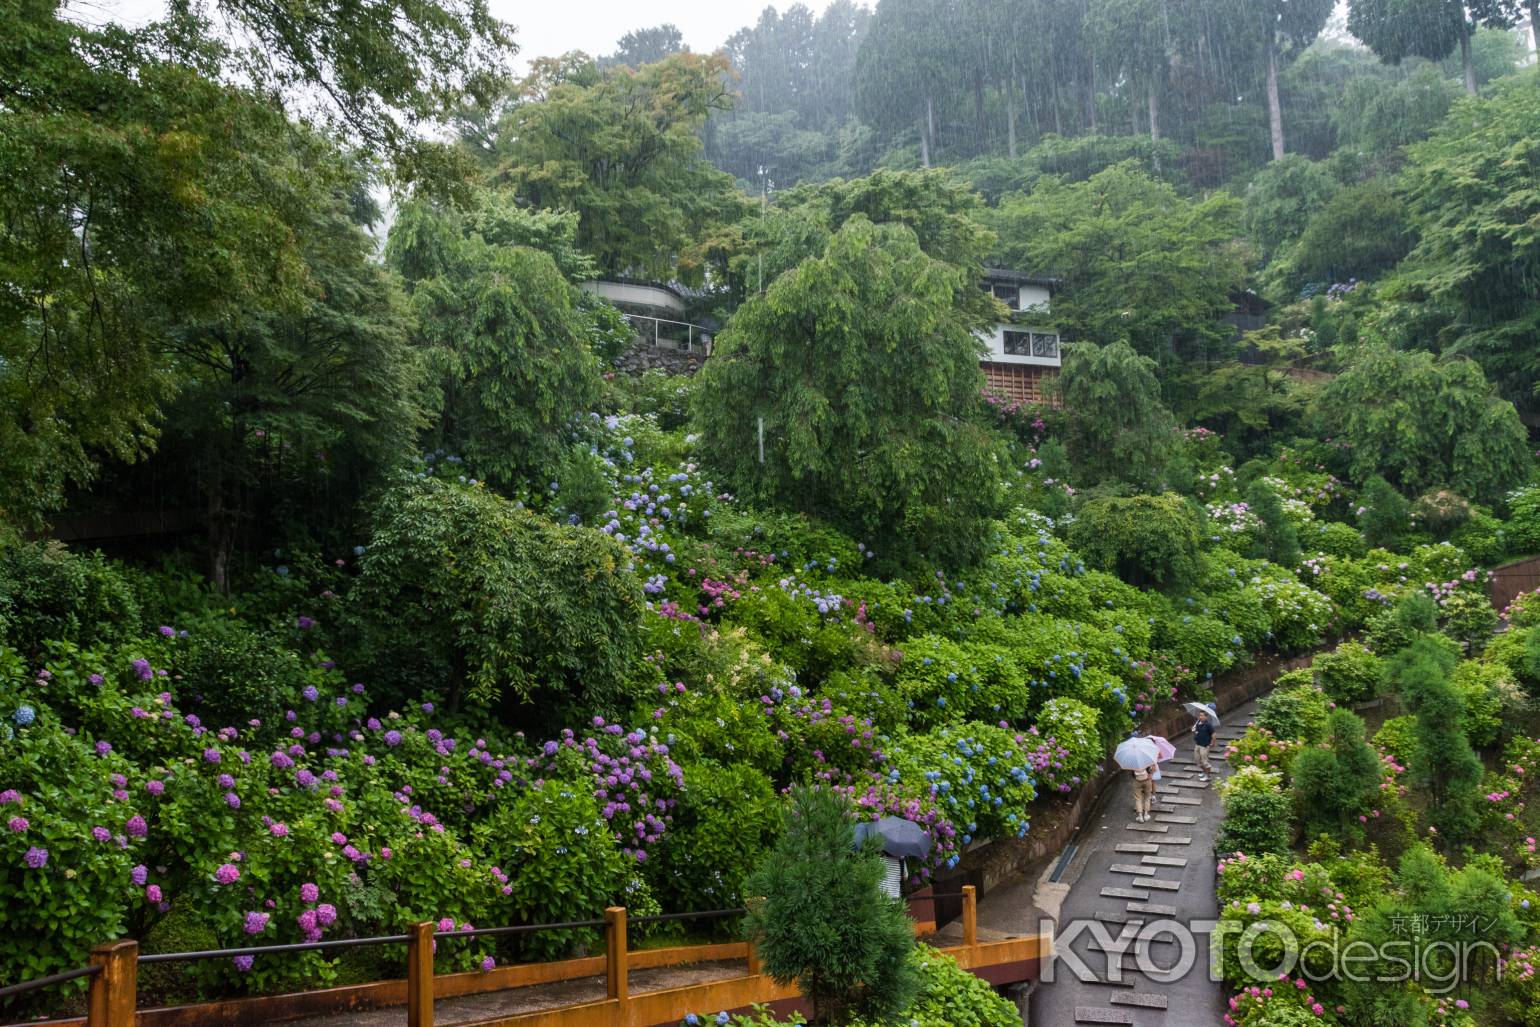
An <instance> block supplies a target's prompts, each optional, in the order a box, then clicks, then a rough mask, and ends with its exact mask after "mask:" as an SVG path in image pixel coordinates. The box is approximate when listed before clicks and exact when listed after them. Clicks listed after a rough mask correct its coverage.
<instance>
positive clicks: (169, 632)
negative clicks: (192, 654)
mask: <svg viewBox="0 0 1540 1027" xmlns="http://www.w3.org/2000/svg"><path fill="white" fill-rule="evenodd" d="M160 633H161V634H162V635H165V636H166V637H167V638H175V637H176V628H173V627H172V626H171V625H169V624H162V625H161V626H160Z"/></svg>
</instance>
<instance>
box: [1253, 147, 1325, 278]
mask: <svg viewBox="0 0 1540 1027" xmlns="http://www.w3.org/2000/svg"><path fill="white" fill-rule="evenodd" d="M1340 187H1341V186H1340V184H1339V183H1338V181H1337V179H1336V178H1335V177H1334V176H1333V175H1332V173H1331V171H1330V170H1328V169H1327V167H1326V166H1325V165H1324V164H1322V163H1319V162H1317V161H1313V160H1311V159H1310V158H1309V157H1304V156H1301V155H1299V154H1293V153H1291V154H1288V155H1286V156H1284V158H1283V159H1282V160H1275V161H1273V162H1272V163H1271V164H1269V165H1268V166H1267V167H1265V168H1263V169H1262V170H1261V171H1258V172H1257V174H1256V176H1255V177H1254V178H1252V180H1251V183H1250V184H1249V185H1248V186H1247V187H1246V214H1245V224H1246V234H1247V235H1248V236H1249V237H1250V238H1251V239H1252V241H1253V242H1255V243H1256V245H1257V250H1258V255H1259V256H1260V257H1261V258H1262V263H1263V264H1267V263H1269V262H1270V261H1272V260H1273V258H1274V257H1276V256H1277V255H1278V254H1279V252H1280V251H1281V250H1283V249H1284V248H1285V247H1287V246H1288V245H1289V244H1290V243H1292V242H1293V241H1294V240H1296V239H1298V238H1299V237H1300V235H1301V234H1302V233H1303V232H1304V231H1305V226H1306V225H1307V224H1309V222H1310V218H1311V216H1312V215H1313V214H1315V213H1316V212H1317V211H1319V210H1320V209H1321V208H1322V207H1323V206H1324V205H1325V204H1326V201H1327V200H1329V199H1331V197H1332V196H1333V195H1334V194H1335V193H1336V192H1337V190H1338V189H1339V188H1340Z"/></svg>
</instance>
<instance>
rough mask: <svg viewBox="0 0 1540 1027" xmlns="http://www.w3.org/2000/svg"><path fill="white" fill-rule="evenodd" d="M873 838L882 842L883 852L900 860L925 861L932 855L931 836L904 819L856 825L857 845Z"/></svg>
mask: <svg viewBox="0 0 1540 1027" xmlns="http://www.w3.org/2000/svg"><path fill="white" fill-rule="evenodd" d="M871 837H876V838H878V839H880V840H881V842H882V851H883V852H885V853H887V854H888V855H889V856H896V857H898V858H899V859H906V858H907V859H924V858H925V857H926V856H927V855H929V854H930V835H928V834H926V833H925V828H923V827H921V826H920V825H919V824H916V823H915V822H914V821H912V820H905V819H903V818H902V817H883V818H882V819H881V820H863V821H861V822H860V823H858V824H857V825H856V844H857V845H859V844H861V843H862V842H864V841H865V840H866V839H867V838H871Z"/></svg>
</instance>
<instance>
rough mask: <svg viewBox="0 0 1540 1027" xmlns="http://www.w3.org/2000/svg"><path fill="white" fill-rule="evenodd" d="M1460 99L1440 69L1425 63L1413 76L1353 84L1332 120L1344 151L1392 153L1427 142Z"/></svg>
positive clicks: (1360, 79) (1362, 79) (1356, 80)
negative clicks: (1344, 148)
mask: <svg viewBox="0 0 1540 1027" xmlns="http://www.w3.org/2000/svg"><path fill="white" fill-rule="evenodd" d="M1458 95H1459V87H1458V86H1456V85H1455V84H1454V83H1452V82H1450V81H1449V80H1448V79H1446V78H1445V77H1444V76H1443V75H1442V74H1440V72H1439V70H1438V68H1437V67H1435V66H1433V65H1431V64H1422V63H1419V64H1418V65H1417V66H1416V67H1415V68H1413V69H1412V71H1411V73H1410V74H1406V75H1400V76H1397V77H1395V78H1392V79H1384V78H1378V77H1369V76H1363V77H1358V78H1354V79H1352V80H1351V81H1349V82H1348V83H1347V86H1346V88H1345V89H1344V90H1343V94H1342V98H1341V102H1340V103H1339V104H1337V105H1336V106H1335V107H1334V108H1333V110H1332V120H1333V121H1334V122H1335V123H1336V125H1337V131H1338V135H1339V138H1340V140H1341V142H1342V144H1343V145H1344V146H1354V147H1358V148H1359V149H1361V150H1365V151H1367V152H1369V153H1388V152H1390V151H1392V150H1394V149H1396V148H1397V147H1401V146H1406V145H1408V144H1410V143H1415V142H1417V141H1418V140H1421V139H1426V138H1427V136H1428V134H1429V133H1430V132H1432V131H1433V129H1434V128H1435V127H1437V125H1438V123H1439V122H1440V121H1442V120H1443V119H1444V116H1445V115H1446V114H1448V113H1449V108H1450V106H1451V105H1452V104H1453V103H1454V101H1455V98H1456V97H1457V96H1458Z"/></svg>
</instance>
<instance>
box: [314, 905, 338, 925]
mask: <svg viewBox="0 0 1540 1027" xmlns="http://www.w3.org/2000/svg"><path fill="white" fill-rule="evenodd" d="M315 918H316V922H318V923H319V924H320V925H321V926H322V927H330V926H331V925H332V924H334V923H336V922H337V907H336V906H334V905H332V904H331V903H330V902H323V903H321V904H320V905H319V906H317V907H316V908H315Z"/></svg>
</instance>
